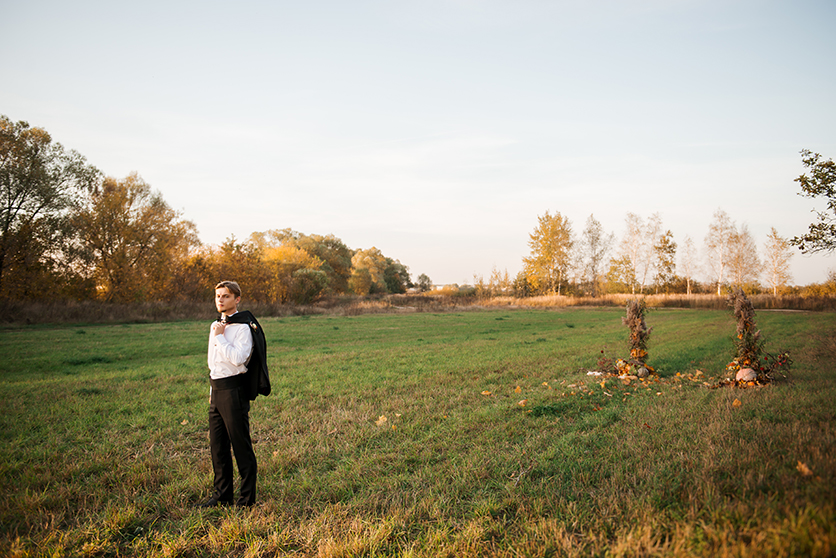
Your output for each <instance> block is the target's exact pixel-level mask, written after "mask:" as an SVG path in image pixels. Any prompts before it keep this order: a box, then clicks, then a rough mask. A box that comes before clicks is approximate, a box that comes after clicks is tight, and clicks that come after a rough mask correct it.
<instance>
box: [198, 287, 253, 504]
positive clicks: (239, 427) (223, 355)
mask: <svg viewBox="0 0 836 558" xmlns="http://www.w3.org/2000/svg"><path fill="white" fill-rule="evenodd" d="M240 302H241V288H240V287H239V286H238V283H236V282H234V281H221V282H220V283H218V284H217V285H216V286H215V307H216V308H217V309H218V312H220V313H221V317H220V319H219V320H218V321H216V322H213V323H212V327H211V333H210V335H209V377H210V380H211V383H212V388H211V391H210V398H209V448H210V450H211V453H212V467H213V469H214V472H215V481H214V492H213V494H212V497H211V498H209V500H208V501H206V502H204V503H203V504H200V507H207V508H210V507H215V506H219V505H229V504H232V503H233V500H232V497H233V485H232V480H233V476H234V475H233V468H232V454H231V452H230V445H231V446H232V450H233V451H234V452H235V461H237V463H238V472H239V473H240V475H241V492H240V495H239V497H238V499H237V500H236V501H235V505H236V506H251V505H253V504H254V503H255V488H256V475H257V471H258V465H257V464H256V459H255V452H254V451H253V443H252V439H251V438H250V397H249V392H248V388H247V385H246V382H245V378H246V372H247V365H248V364H249V362H250V359H251V357H252V355H253V333H251V331H250V330H251V326H250V325H248V324H247V323H227V321H228V320H229V318H231V317H232V316H234V315H235V314H236V313H237V312H238V304H239V303H240Z"/></svg>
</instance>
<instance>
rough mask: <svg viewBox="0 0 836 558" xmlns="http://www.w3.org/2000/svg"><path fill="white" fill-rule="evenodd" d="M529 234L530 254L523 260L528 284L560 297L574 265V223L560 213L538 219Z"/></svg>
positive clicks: (540, 290) (546, 214)
mask: <svg viewBox="0 0 836 558" xmlns="http://www.w3.org/2000/svg"><path fill="white" fill-rule="evenodd" d="M537 219H538V225H537V227H536V228H535V229H534V232H533V233H531V234H530V235H529V241H528V246H529V247H530V248H531V255H530V256H529V257H527V258H523V265H524V268H525V274H526V277H527V279H528V282H529V283H530V284H531V285H532V286H533V287H534V289H535V290H537V291H539V292H543V293H546V292H551V293H553V294H560V291H561V287H562V285H563V283H564V282H565V280H566V277H567V275H568V273H569V268H570V264H571V253H572V248H573V246H574V239H573V237H572V223H571V222H570V221H569V219H567V218H566V217H563V216H562V215H561V214H560V213H559V212H557V213H555V214H554V215H550V214H549V212H548V211H546V213H545V215H542V216H539V217H538V218H537Z"/></svg>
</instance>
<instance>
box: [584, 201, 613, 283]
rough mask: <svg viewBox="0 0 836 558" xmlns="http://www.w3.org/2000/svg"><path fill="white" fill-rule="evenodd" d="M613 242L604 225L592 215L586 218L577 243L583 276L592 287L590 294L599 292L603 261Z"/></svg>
mask: <svg viewBox="0 0 836 558" xmlns="http://www.w3.org/2000/svg"><path fill="white" fill-rule="evenodd" d="M612 244H613V234H612V233H610V234H606V232H605V231H604V227H603V226H602V225H601V223H600V221H598V220H597V219H596V218H595V216H594V215H590V216H589V218H588V219H587V220H586V227H584V229H583V233H581V238H580V241H579V243H578V252H579V254H580V263H581V265H580V267H581V269H582V270H583V278H584V280H585V281H587V282H588V283H589V285H590V286H591V289H592V296H593V297H597V296H598V295H599V294H600V283H601V277H602V275H603V273H604V262H605V261H606V257H607V254H608V253H609V251H610V248H611V247H612Z"/></svg>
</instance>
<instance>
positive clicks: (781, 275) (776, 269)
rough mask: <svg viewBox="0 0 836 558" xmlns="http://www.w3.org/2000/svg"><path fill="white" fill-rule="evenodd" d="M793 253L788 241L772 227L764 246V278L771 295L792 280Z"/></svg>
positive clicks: (775, 293)
mask: <svg viewBox="0 0 836 558" xmlns="http://www.w3.org/2000/svg"><path fill="white" fill-rule="evenodd" d="M792 256H793V253H792V248H791V247H790V241H789V240H787V239H786V238H783V237H782V236H781V235H779V234H778V231H777V230H775V227H772V228H771V229H770V231H769V235H768V236H767V237H766V244H764V276H765V277H766V283H767V285H769V286H770V287H771V288H772V294H773V295H777V294H778V289H780V288H781V287H783V286H785V285H786V284H787V283H789V282H790V281H791V280H792V274H791V273H790V260H791V259H792Z"/></svg>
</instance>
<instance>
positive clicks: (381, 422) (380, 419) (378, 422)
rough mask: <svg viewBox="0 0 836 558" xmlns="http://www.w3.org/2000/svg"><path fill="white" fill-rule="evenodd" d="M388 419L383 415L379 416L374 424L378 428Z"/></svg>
mask: <svg viewBox="0 0 836 558" xmlns="http://www.w3.org/2000/svg"><path fill="white" fill-rule="evenodd" d="M388 420H389V419H388V418H386V417H385V416H384V415H380V417H378V419H377V420H376V421H375V424H376V425H378V426H383V425H384V424H386V422H387V421H388Z"/></svg>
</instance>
